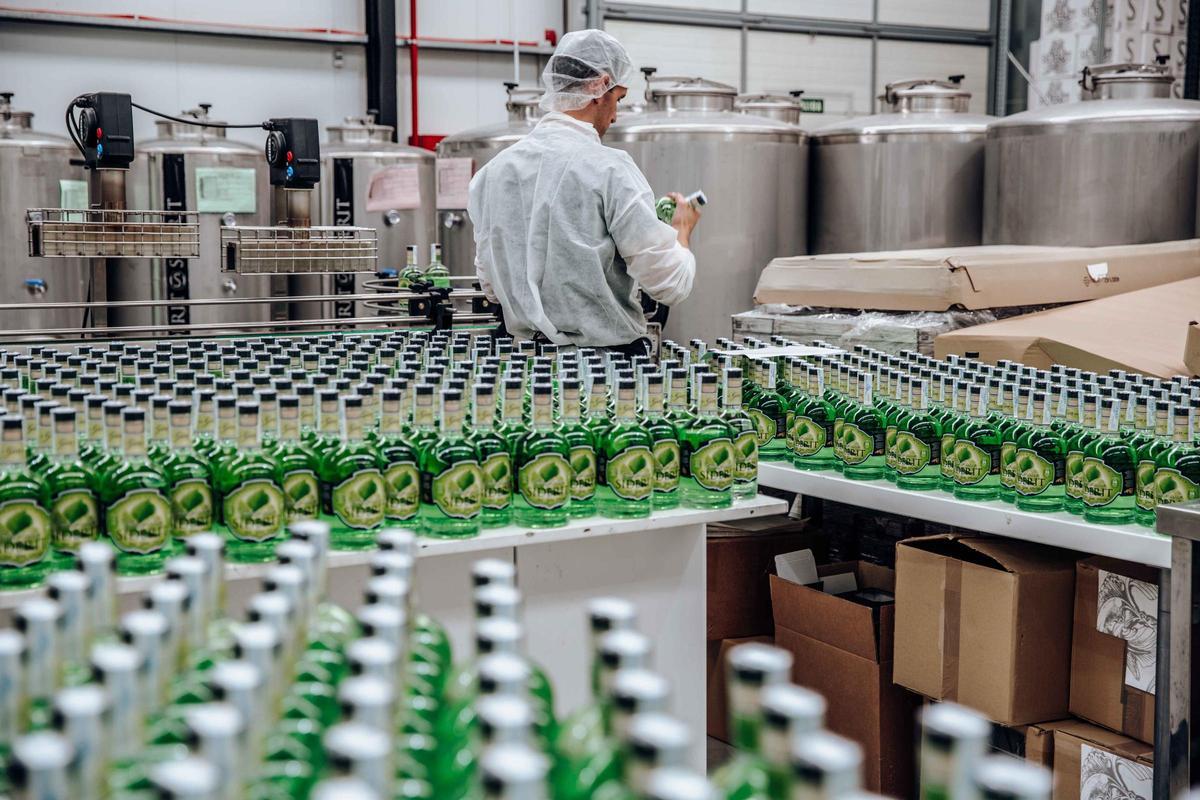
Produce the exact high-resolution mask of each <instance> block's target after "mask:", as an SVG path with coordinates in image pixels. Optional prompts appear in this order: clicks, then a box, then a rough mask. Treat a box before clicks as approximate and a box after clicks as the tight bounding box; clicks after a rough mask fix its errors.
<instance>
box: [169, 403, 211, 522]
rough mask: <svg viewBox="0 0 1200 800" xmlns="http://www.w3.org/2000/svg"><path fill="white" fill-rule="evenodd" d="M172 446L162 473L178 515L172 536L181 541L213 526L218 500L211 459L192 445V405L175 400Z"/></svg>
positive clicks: (173, 405)
mask: <svg viewBox="0 0 1200 800" xmlns="http://www.w3.org/2000/svg"><path fill="white" fill-rule="evenodd" d="M169 414H170V421H169V431H168V435H169V437H170V449H169V450H167V452H166V455H165V456H164V457H163V459H162V462H161V463H162V470H163V475H164V476H165V477H166V479H167V486H168V487H169V489H168V491H169V492H170V496H171V509H172V511H173V512H174V514H175V527H174V529H173V531H172V535H173V536H174V537H175V539H177V540H182V539H183V538H185V537H187V536H191V535H192V534H193V533H203V532H205V531H210V530H212V528H213V523H214V520H215V513H216V512H215V502H214V497H213V487H212V472H211V470H210V468H209V465H208V461H207V460H206V459H205V458H203V457H202V456H200V455H199V454H198V453H196V451H195V449H194V448H193V447H192V406H191V403H189V402H187V401H184V400H172V401H171V403H170V408H169Z"/></svg>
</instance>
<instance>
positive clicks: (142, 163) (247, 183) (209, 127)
mask: <svg viewBox="0 0 1200 800" xmlns="http://www.w3.org/2000/svg"><path fill="white" fill-rule="evenodd" d="M210 108H211V106H210V105H209V104H207V103H201V104H200V105H199V106H198V107H197V108H194V109H191V110H189V111H184V112H182V113H181V114H180V115H179V117H180V119H182V120H186V122H176V121H173V120H169V119H160V120H156V121H155V126H156V127H157V128H158V138H157V139H153V140H151V141H148V142H143V143H139V144H138V147H137V153H136V155H135V156H134V159H133V164H132V165H131V167H130V171H129V178H128V192H129V198H130V201H131V203H132V205H133V207H134V208H151V209H157V210H162V211H178V210H181V209H182V210H188V211H195V212H197V213H198V220H199V224H200V238H201V241H202V242H204V243H205V245H207V246H205V247H202V248H201V252H200V257H199V258H195V259H184V258H172V259H164V260H162V261H151V262H147V261H146V260H145V259H113V260H111V261H110V262H109V264H108V299H109V301H110V302H113V303H116V304H117V305H113V306H110V307H109V309H108V324H109V325H110V326H114V327H123V326H130V325H151V324H153V325H170V326H175V327H183V328H186V327H187V326H188V325H191V324H193V323H196V324H211V325H215V324H218V323H230V324H231V325H235V324H237V323H243V322H251V321H258V322H266V321H269V320H270V319H271V310H272V309H271V304H270V302H261V303H242V302H238V303H230V302H224V303H219V304H218V303H211V304H205V305H195V306H192V305H186V304H173V305H131V304H129V301H147V300H158V301H163V300H189V299H209V300H224V301H228V300H234V299H250V298H263V299H266V300H267V301H269V299H270V298H271V296H272V294H273V291H272V282H273V279H272V278H271V277H269V276H252V275H229V274H224V273H222V271H221V268H220V252H219V250H218V248H217V247H215V246H213V245H212V243H215V242H216V241H217V239H218V236H219V234H218V231H219V230H220V228H221V227H222V226H234V225H257V226H263V225H270V224H271V220H270V216H271V215H270V206H271V192H270V186H269V185H268V183H267V164H266V162H265V161H263V157H262V151H261V149H260V148H257V147H253V146H251V145H248V144H244V143H242V142H238V141H235V140H233V139H229V138H228V137H227V135H226V129H225V128H224V127H218V126H221V125H224V123H223V122H220V121H217V120H214V119H212V118H211V117H210V116H209V109H210ZM212 123H216V125H213V124H212ZM279 282H280V283H281V282H282V281H279Z"/></svg>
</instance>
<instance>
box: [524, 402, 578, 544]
mask: <svg viewBox="0 0 1200 800" xmlns="http://www.w3.org/2000/svg"><path fill="white" fill-rule="evenodd" d="M532 416H533V420H532V421H533V426H532V429H531V430H530V431H529V432H528V433H526V434H525V435H524V436H523V437H521V438H520V439H519V440H518V442H517V450H516V458H515V459H514V466H515V468H516V470H517V492H516V494H514V496H513V521H514V522H516V523H517V524H518V525H525V526H528V527H531V528H553V527H557V526H559V525H565V524H566V523H567V519H568V517H569V513H570V512H569V506H570V503H571V462H570V456H571V448H570V445H568V444H567V440H566V439H565V438H563V436H562V434H560V433H559V432H558V431H557V430H556V429H555V428H554V397H553V392H552V389H551V386H550V384H548V383H541V384H536V385H535V386H534V387H533V414H532Z"/></svg>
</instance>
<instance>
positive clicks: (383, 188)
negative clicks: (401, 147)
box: [367, 164, 421, 211]
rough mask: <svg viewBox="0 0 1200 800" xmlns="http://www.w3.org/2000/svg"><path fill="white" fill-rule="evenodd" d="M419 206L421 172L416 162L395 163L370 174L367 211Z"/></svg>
mask: <svg viewBox="0 0 1200 800" xmlns="http://www.w3.org/2000/svg"><path fill="white" fill-rule="evenodd" d="M420 207H421V172H420V168H419V167H418V166H417V165H416V164H397V165H395V166H391V167H384V168H383V169H381V170H379V171H377V172H375V173H374V174H373V175H371V181H370V184H369V188H368V189H367V211H390V210H392V209H403V208H420Z"/></svg>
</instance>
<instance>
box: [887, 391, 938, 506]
mask: <svg viewBox="0 0 1200 800" xmlns="http://www.w3.org/2000/svg"><path fill="white" fill-rule="evenodd" d="M909 389H910V391H911V392H912V400H911V413H909V414H907V415H905V416H904V417H903V419H902V420H901V421H900V428H899V430H898V431H897V433H896V441H895V444H894V449H895V471H896V485H897V486H898V487H900V488H901V489H910V490H915V491H929V490H932V489H937V488H939V487H940V486H941V483H942V465H941V453H942V426H941V423H940V422H938V419H937V416H936V415H935V414H933V413H932V412H931V411H930V408H929V387H928V384H927V383H926V382H925V381H924V380H922V379H917V380H914V381H911V383H910V384H909Z"/></svg>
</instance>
